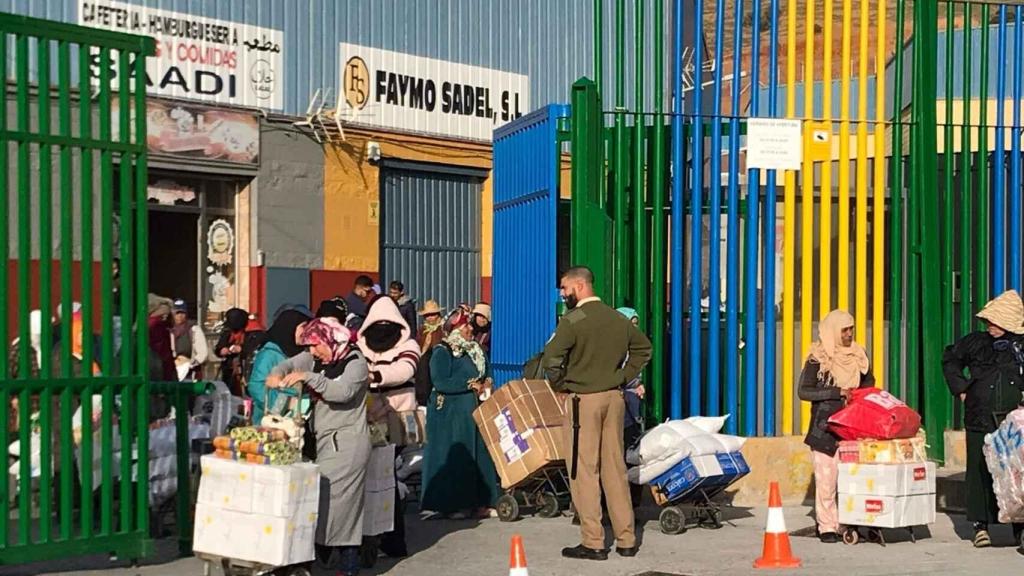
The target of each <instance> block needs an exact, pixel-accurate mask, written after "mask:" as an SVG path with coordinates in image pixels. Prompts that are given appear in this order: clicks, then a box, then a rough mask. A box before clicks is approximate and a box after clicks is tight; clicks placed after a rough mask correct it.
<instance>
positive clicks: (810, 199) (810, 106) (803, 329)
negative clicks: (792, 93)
mask: <svg viewBox="0 0 1024 576" xmlns="http://www.w3.org/2000/svg"><path fill="white" fill-rule="evenodd" d="M806 8H807V10H806V13H805V16H806V18H807V20H806V25H805V27H804V33H805V36H804V40H805V46H804V119H805V121H808V120H811V119H812V118H813V117H814V2H808V3H807V7H806ZM825 90H828V88H826V89H825ZM809 134H810V131H804V163H803V167H802V170H801V172H802V173H803V186H802V187H801V192H802V194H801V200H800V205H801V208H802V216H801V219H800V244H801V252H800V256H801V257H800V287H801V288H800V357H801V358H806V357H807V353H808V352H809V351H810V350H811V322H812V321H813V315H814V309H813V307H812V304H813V303H814V290H813V288H812V286H814V163H813V162H812V161H811V156H810V154H808V150H809V148H810V138H809ZM810 419H811V404H810V403H809V402H801V403H800V429H801V430H802V431H804V432H806V431H807V427H808V425H809V424H810Z"/></svg>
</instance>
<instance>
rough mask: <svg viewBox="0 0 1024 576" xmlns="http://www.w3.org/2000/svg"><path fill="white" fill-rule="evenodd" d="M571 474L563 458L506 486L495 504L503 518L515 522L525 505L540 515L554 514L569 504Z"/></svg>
mask: <svg viewBox="0 0 1024 576" xmlns="http://www.w3.org/2000/svg"><path fill="white" fill-rule="evenodd" d="M571 501H572V496H571V495H570V494H569V474H568V472H567V471H566V469H565V464H564V463H563V462H555V463H552V464H549V465H547V466H545V467H543V468H541V469H540V470H537V471H536V472H534V473H533V474H531V475H530V476H529V477H528V478H526V479H525V480H523V481H522V482H520V483H519V484H516V485H515V486H513V487H512V488H509V489H507V490H505V493H504V494H502V495H501V496H500V497H498V502H497V504H496V506H495V507H496V508H497V511H498V519H499V520H501V521H502V522H515V521H516V520H519V518H521V517H522V514H521V513H522V511H523V510H524V509H531V510H533V511H534V513H536V514H537V516H540V517H541V518H555V517H558V516H561V515H562V512H564V511H565V510H567V509H568V508H569V503H570V502H571Z"/></svg>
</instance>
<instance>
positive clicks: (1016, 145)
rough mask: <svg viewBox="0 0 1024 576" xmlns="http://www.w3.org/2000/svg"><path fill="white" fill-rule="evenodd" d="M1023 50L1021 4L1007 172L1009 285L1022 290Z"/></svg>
mask: <svg viewBox="0 0 1024 576" xmlns="http://www.w3.org/2000/svg"><path fill="white" fill-rule="evenodd" d="M1022 50H1024V9H1022V8H1021V7H1020V6H1017V7H1016V8H1015V25H1014V42H1013V131H1012V132H1011V134H1012V135H1013V138H1012V139H1011V140H1010V143H1011V150H1012V153H1011V154H1010V158H1011V160H1012V161H1011V165H1010V167H1011V176H1010V215H1009V219H1010V254H1009V256H1010V278H1009V280H1010V282H1009V283H1010V287H1012V288H1013V289H1015V290H1017V291H1018V292H1019V291H1020V290H1021V275H1020V272H1021V262H1020V261H1021V254H1020V250H1021V248H1020V245H1021V222H1020V204H1021V169H1020V161H1021V158H1020V137H1021V120H1020V114H1021V113H1020V106H1021V77H1022V76H1024V71H1022V69H1021V68H1022V63H1024V59H1022V56H1024V55H1022V54H1021V51H1022Z"/></svg>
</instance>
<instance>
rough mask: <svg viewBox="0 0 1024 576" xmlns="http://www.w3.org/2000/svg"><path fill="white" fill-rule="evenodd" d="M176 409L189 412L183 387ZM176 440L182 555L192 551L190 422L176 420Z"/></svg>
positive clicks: (180, 411) (180, 388) (179, 530)
mask: <svg viewBox="0 0 1024 576" xmlns="http://www.w3.org/2000/svg"><path fill="white" fill-rule="evenodd" d="M174 411H175V412H176V413H177V414H188V393H187V392H186V391H185V389H184V388H183V387H178V388H176V389H175V391H174ZM175 436H176V438H175V442H176V444H177V448H178V453H177V456H178V462H177V472H178V486H179V489H178V494H177V499H176V500H177V501H176V503H175V504H176V506H175V508H176V509H177V522H176V523H177V526H178V551H179V552H181V554H182V555H185V554H188V553H190V552H191V551H192V546H191V542H192V522H191V518H190V515H189V508H190V502H189V498H187V497H185V495H186V494H188V490H189V475H188V457H189V451H190V449H191V446H189V441H188V422H187V421H183V420H181V419H180V418H179V419H176V420H175Z"/></svg>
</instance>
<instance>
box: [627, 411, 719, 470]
mask: <svg viewBox="0 0 1024 576" xmlns="http://www.w3.org/2000/svg"><path fill="white" fill-rule="evenodd" d="M701 434H704V432H703V431H701V429H700V428H697V427H696V426H694V425H693V424H690V423H687V422H683V421H681V420H671V421H669V422H665V423H664V424H659V425H657V426H655V427H654V428H652V429H650V430H649V431H648V432H647V433H646V434H644V436H643V438H641V439H640V447H639V449H638V450H637V452H638V453H639V459H638V461H637V463H638V464H639V463H642V462H654V461H655V460H659V459H661V458H662V457H663V456H664V455H666V454H674V453H675V452H678V451H679V450H681V449H683V448H685V447H686V446H685V445H686V439H687V438H689V437H692V436H699V435H701Z"/></svg>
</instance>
